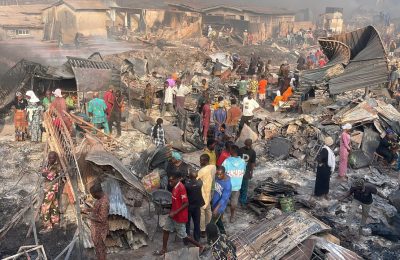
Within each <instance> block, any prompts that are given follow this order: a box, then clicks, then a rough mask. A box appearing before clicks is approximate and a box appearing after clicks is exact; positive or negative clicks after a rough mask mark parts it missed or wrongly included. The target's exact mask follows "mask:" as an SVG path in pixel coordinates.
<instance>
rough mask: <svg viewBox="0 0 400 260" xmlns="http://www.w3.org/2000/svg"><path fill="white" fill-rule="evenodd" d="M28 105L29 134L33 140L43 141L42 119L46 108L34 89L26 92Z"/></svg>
mask: <svg viewBox="0 0 400 260" xmlns="http://www.w3.org/2000/svg"><path fill="white" fill-rule="evenodd" d="M26 97H27V99H28V107H27V109H26V111H27V115H28V122H29V135H30V137H31V141H32V142H42V120H43V111H44V108H43V106H42V105H40V103H39V102H40V99H39V98H37V97H36V95H35V93H34V92H33V91H32V90H29V91H27V92H26Z"/></svg>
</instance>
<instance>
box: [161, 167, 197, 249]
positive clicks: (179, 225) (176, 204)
mask: <svg viewBox="0 0 400 260" xmlns="http://www.w3.org/2000/svg"><path fill="white" fill-rule="evenodd" d="M168 182H169V185H170V186H171V187H173V189H172V206H171V212H170V213H169V216H168V218H167V221H166V222H165V225H164V232H163V245H162V249H161V250H160V251H155V252H154V255H164V254H165V253H166V252H167V245H168V238H169V233H170V232H176V234H177V236H178V237H179V238H181V239H183V241H184V242H190V243H192V244H193V245H195V246H197V247H199V248H200V252H201V251H202V250H203V247H202V245H201V244H200V243H199V242H197V241H196V240H194V239H193V238H191V237H189V236H188V235H187V234H186V223H187V222H188V206H189V200H188V197H187V193H186V188H185V186H184V185H183V184H182V182H180V176H178V175H176V174H173V175H171V176H169V178H168Z"/></svg>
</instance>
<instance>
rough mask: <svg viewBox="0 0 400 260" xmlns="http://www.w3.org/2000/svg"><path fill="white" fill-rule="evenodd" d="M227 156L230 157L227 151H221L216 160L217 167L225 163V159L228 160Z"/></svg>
mask: <svg viewBox="0 0 400 260" xmlns="http://www.w3.org/2000/svg"><path fill="white" fill-rule="evenodd" d="M229 156H231V154H230V153H229V152H228V151H226V150H223V151H222V153H221V154H220V156H219V158H218V160H217V166H221V165H222V163H223V162H224V161H225V159H226V158H228V157H229Z"/></svg>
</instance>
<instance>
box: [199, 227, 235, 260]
mask: <svg viewBox="0 0 400 260" xmlns="http://www.w3.org/2000/svg"><path fill="white" fill-rule="evenodd" d="M206 233H207V243H208V245H209V246H210V250H211V252H210V255H211V256H212V258H211V257H210V259H214V260H228V259H229V260H237V259H238V258H237V256H236V246H235V244H234V243H233V242H232V241H231V240H230V239H229V238H228V237H227V236H226V235H225V234H220V232H219V230H218V227H217V225H215V224H214V223H209V224H208V225H207V227H206Z"/></svg>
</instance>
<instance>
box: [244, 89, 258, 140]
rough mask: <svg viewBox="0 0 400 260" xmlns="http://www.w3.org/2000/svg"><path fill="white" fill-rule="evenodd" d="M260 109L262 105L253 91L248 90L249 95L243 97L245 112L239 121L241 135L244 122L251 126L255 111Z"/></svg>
mask: <svg viewBox="0 0 400 260" xmlns="http://www.w3.org/2000/svg"><path fill="white" fill-rule="evenodd" d="M259 109H260V105H259V104H258V103H257V101H255V100H254V94H253V93H252V92H248V93H247V97H245V98H244V99H243V113H242V118H241V120H240V123H239V136H240V133H241V132H242V129H243V126H244V124H246V125H248V126H250V123H251V121H252V120H253V117H254V112H256V111H257V110H259Z"/></svg>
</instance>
